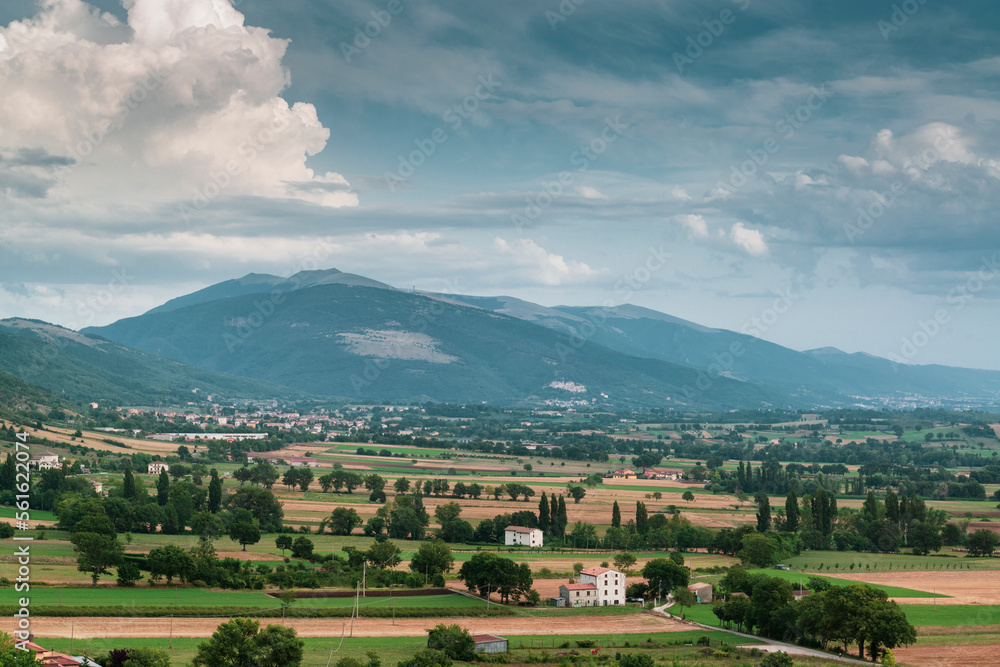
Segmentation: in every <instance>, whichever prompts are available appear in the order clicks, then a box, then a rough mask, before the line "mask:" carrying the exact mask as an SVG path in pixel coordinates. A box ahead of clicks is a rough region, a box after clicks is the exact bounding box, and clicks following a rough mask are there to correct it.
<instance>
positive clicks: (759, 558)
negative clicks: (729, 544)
mask: <svg viewBox="0 0 1000 667" xmlns="http://www.w3.org/2000/svg"><path fill="white" fill-rule="evenodd" d="M741 545H742V548H741V549H740V551H739V553H738V554H736V555H737V556H738V557H739V559H740V560H741V561H743V564H744V565H753V566H754V567H771V566H772V565H774V564H775V562H777V548H776V547H775V545H774V542H772V541H771V540H770V539H769V538H768V537H767V535H763V534H761V533H755V534H753V535H745V536H744V537H743V540H742V541H741Z"/></svg>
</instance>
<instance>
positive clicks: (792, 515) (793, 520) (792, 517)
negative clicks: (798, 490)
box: [785, 491, 799, 533]
mask: <svg viewBox="0 0 1000 667" xmlns="http://www.w3.org/2000/svg"><path fill="white" fill-rule="evenodd" d="M798 529H799V499H798V497H797V496H796V495H795V492H794V491H789V492H788V496H787V497H786V498H785V530H787V531H788V532H789V533H794V532H796V531H797V530H798Z"/></svg>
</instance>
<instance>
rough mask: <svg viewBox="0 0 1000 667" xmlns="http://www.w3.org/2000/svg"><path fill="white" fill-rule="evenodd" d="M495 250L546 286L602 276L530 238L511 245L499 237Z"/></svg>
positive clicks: (494, 243) (495, 243)
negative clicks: (552, 251)
mask: <svg viewBox="0 0 1000 667" xmlns="http://www.w3.org/2000/svg"><path fill="white" fill-rule="evenodd" d="M493 248H494V250H496V251H497V252H498V253H500V254H501V255H505V256H507V257H510V258H511V260H512V261H513V262H514V263H515V264H516V265H517V266H518V267H521V268H524V269H527V270H528V272H529V273H530V274H531V276H530V277H531V278H532V279H533V280H537V281H538V282H540V283H542V284H544V285H565V284H568V283H574V282H581V281H585V280H589V279H591V278H595V277H597V276H598V275H600V274H601V272H600V271H596V270H594V269H592V268H590V267H589V266H587V265H586V264H584V263H583V262H574V261H566V259H564V258H563V257H562V255H556V254H553V253H550V252H548V251H547V250H545V248H543V247H542V246H540V245H538V244H537V243H535V242H534V241H532V240H531V239H518V240H517V241H514V242H508V241H506V240H504V239H502V238H499V237H497V238H495V239H494V240H493Z"/></svg>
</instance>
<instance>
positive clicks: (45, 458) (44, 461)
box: [31, 452, 60, 470]
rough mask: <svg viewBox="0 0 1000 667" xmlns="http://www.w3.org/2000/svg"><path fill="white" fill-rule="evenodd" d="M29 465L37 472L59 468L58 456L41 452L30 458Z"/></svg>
mask: <svg viewBox="0 0 1000 667" xmlns="http://www.w3.org/2000/svg"><path fill="white" fill-rule="evenodd" d="M31 463H32V464H33V465H34V466H35V467H36V468H38V469H39V470H49V469H50V468H58V467H59V466H60V463H59V456H58V455H57V454H53V453H52V452H42V453H41V454H36V455H35V456H32V457H31Z"/></svg>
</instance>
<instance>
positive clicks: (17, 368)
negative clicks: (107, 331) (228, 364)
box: [0, 319, 300, 405]
mask: <svg viewBox="0 0 1000 667" xmlns="http://www.w3.org/2000/svg"><path fill="white" fill-rule="evenodd" d="M0 369H3V370H5V371H6V372H7V373H9V374H10V375H12V376H14V377H16V378H18V379H20V380H22V381H24V382H27V383H31V384H32V385H37V386H38V387H44V388H45V389H47V390H49V391H51V392H52V393H53V394H54V395H55V396H57V397H59V396H61V397H66V398H70V399H73V400H77V401H81V402H92V401H93V402H99V403H109V402H110V403H112V404H118V405H134V404H146V405H155V404H161V403H170V404H177V403H181V404H183V403H186V402H188V401H199V400H202V397H204V396H207V395H210V394H215V395H218V396H226V397H231V398H232V397H239V398H267V397H273V398H280V397H295V396H300V394H299V392H297V391H294V390H289V389H288V388H284V387H275V386H269V385H266V384H264V383H261V382H257V381H253V380H248V379H246V378H239V377H234V376H226V375H223V374H220V373H214V372H210V371H206V370H204V369H200V368H194V367H190V366H185V365H184V364H181V363H178V362H176V361H171V360H168V359H162V358H159V357H155V356H153V355H150V354H147V353H145V352H140V351H138V350H134V349H129V348H127V347H125V346H123V345H120V344H118V343H114V342H111V341H108V340H102V339H101V338H99V337H96V336H90V335H86V334H81V333H77V332H75V331H71V330H69V329H64V328H62V327H59V326H56V325H53V324H47V323H45V322H39V321H37V320H24V319H7V320H2V321H0ZM195 390H197V392H195Z"/></svg>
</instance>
